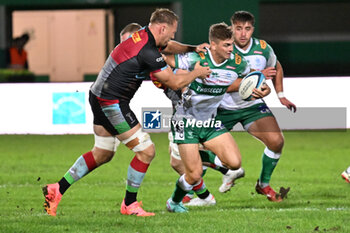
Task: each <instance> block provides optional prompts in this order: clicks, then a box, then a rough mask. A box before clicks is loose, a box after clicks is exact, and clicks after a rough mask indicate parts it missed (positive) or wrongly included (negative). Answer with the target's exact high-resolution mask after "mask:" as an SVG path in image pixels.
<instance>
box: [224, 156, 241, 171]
mask: <svg viewBox="0 0 350 233" xmlns="http://www.w3.org/2000/svg"><path fill="white" fill-rule="evenodd" d="M222 164H223V165H224V166H225V167H227V168H228V169H231V170H236V169H239V168H240V167H241V159H240V158H230V160H228V161H226V162H223V163H222Z"/></svg>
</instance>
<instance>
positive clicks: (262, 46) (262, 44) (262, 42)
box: [260, 40, 266, 49]
mask: <svg viewBox="0 0 350 233" xmlns="http://www.w3.org/2000/svg"><path fill="white" fill-rule="evenodd" d="M260 47H261V48H262V49H266V41H264V40H260Z"/></svg>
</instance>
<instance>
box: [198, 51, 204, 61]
mask: <svg viewBox="0 0 350 233" xmlns="http://www.w3.org/2000/svg"><path fill="white" fill-rule="evenodd" d="M198 55H199V57H200V58H201V59H203V60H204V59H205V55H204V53H202V52H200V53H198Z"/></svg>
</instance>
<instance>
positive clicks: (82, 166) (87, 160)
mask: <svg viewBox="0 0 350 233" xmlns="http://www.w3.org/2000/svg"><path fill="white" fill-rule="evenodd" d="M96 166H97V165H96V161H95V158H94V156H93V155H92V152H91V151H89V152H87V153H85V154H83V155H82V156H80V157H79V158H78V159H77V160H76V161H75V163H74V164H73V166H72V167H71V168H70V169H69V170H68V171H67V172H66V174H65V175H64V176H63V177H62V179H61V180H60V181H59V182H58V184H59V186H60V193H61V194H62V195H63V194H64V193H65V192H66V190H67V189H68V188H69V187H70V186H71V185H72V184H73V183H75V182H76V181H78V180H80V179H81V178H82V177H83V176H85V175H86V174H88V173H89V172H91V171H92V170H94V169H95V168H96Z"/></svg>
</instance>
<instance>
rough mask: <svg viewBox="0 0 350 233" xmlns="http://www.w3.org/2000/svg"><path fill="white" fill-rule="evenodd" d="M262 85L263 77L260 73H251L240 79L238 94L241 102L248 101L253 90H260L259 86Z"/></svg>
mask: <svg viewBox="0 0 350 233" xmlns="http://www.w3.org/2000/svg"><path fill="white" fill-rule="evenodd" d="M264 83H265V76H264V74H263V73H261V72H260V71H254V72H251V73H249V74H247V76H245V77H244V78H243V79H242V81H241V84H240V85H239V88H238V94H239V96H240V97H241V98H242V99H243V100H246V101H249V100H251V99H252V98H253V96H252V93H253V89H254V88H256V89H259V90H261V86H262V85H263V84H264Z"/></svg>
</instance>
